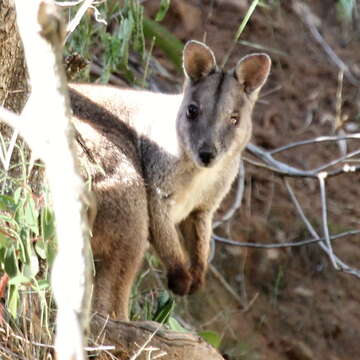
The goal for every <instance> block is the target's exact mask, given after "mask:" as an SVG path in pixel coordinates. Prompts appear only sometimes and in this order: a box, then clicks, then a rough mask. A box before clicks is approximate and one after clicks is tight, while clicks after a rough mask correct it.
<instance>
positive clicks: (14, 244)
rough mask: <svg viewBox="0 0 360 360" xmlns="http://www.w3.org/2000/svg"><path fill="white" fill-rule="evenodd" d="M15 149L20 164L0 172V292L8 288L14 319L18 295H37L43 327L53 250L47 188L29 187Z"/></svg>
mask: <svg viewBox="0 0 360 360" xmlns="http://www.w3.org/2000/svg"><path fill="white" fill-rule="evenodd" d="M2 141H3V142H4V143H5V140H4V139H2ZM16 149H17V150H18V152H19V154H20V159H21V161H20V163H18V164H15V165H12V166H10V168H9V170H8V171H5V170H0V184H1V189H2V190H1V192H0V271H1V273H2V275H1V286H2V288H1V289H0V293H2V294H3V295H4V294H5V288H7V296H6V307H7V309H8V311H9V313H10V314H11V315H12V317H13V318H14V319H16V318H17V317H18V310H19V301H20V297H21V293H23V292H28V291H32V292H34V293H35V294H37V296H38V297H39V299H40V306H41V319H42V320H44V321H45V324H46V323H47V321H46V320H47V301H46V294H47V292H48V291H49V288H50V285H49V268H50V266H51V264H52V261H53V259H54V255H55V251H56V245H55V231H54V215H53V212H52V210H51V209H50V207H49V201H48V192H47V191H46V188H44V189H43V190H41V192H40V193H39V194H36V193H35V192H34V191H33V189H32V188H31V186H30V185H29V175H28V174H29V172H30V171H29V163H28V162H27V161H26V160H25V154H24V149H23V148H22V147H20V146H19V145H16ZM41 166H42V165H41V164H35V167H41Z"/></svg>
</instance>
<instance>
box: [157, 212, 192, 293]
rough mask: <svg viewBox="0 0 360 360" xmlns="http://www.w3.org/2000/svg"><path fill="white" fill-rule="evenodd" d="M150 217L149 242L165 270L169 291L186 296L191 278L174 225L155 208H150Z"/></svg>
mask: <svg viewBox="0 0 360 360" xmlns="http://www.w3.org/2000/svg"><path fill="white" fill-rule="evenodd" d="M151 217H152V219H151V240H150V242H151V243H152V245H153V246H154V248H155V250H156V252H157V254H158V256H159V257H160V259H161V261H162V263H163V264H164V265H165V267H166V269H167V272H168V286H169V289H170V290H172V291H173V292H174V293H175V294H178V295H186V294H188V292H189V290H190V286H191V283H192V278H191V275H190V272H189V270H188V267H189V266H188V261H187V258H186V256H185V253H184V250H183V247H182V245H181V241H180V239H179V235H178V232H177V230H176V228H175V225H174V224H173V223H172V221H171V220H170V219H168V217H167V216H166V215H165V214H164V213H162V214H159V213H157V207H155V206H154V207H153V208H152V213H151ZM154 217H155V218H154Z"/></svg>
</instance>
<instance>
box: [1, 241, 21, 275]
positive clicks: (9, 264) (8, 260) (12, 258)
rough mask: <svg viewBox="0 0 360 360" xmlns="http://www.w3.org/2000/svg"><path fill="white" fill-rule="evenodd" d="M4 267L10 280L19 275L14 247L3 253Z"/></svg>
mask: <svg viewBox="0 0 360 360" xmlns="http://www.w3.org/2000/svg"><path fill="white" fill-rule="evenodd" d="M4 267H5V271H6V273H7V274H8V275H9V277H10V278H13V277H15V276H16V275H17V274H18V273H19V266H18V262H17V258H16V255H15V249H14V247H11V248H8V249H6V251H5V259H4Z"/></svg>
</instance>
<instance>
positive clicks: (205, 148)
mask: <svg viewBox="0 0 360 360" xmlns="http://www.w3.org/2000/svg"><path fill="white" fill-rule="evenodd" d="M216 155H217V150H216V148H215V146H213V145H208V144H204V145H202V146H201V147H200V149H199V160H200V163H201V165H202V166H205V167H208V166H210V165H211V164H212V163H213V161H214V159H215V158H216Z"/></svg>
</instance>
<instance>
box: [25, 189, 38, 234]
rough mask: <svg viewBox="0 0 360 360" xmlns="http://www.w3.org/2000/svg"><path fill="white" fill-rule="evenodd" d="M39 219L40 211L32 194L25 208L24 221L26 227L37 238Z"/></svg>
mask: <svg viewBox="0 0 360 360" xmlns="http://www.w3.org/2000/svg"><path fill="white" fill-rule="evenodd" d="M38 217H39V211H38V210H37V209H36V206H35V201H34V199H33V198H32V196H31V194H30V195H29V196H28V198H27V201H26V203H25V206H24V220H25V224H26V226H28V227H29V228H30V230H31V231H32V232H33V233H34V234H35V235H37V236H38V235H39V226H38Z"/></svg>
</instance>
